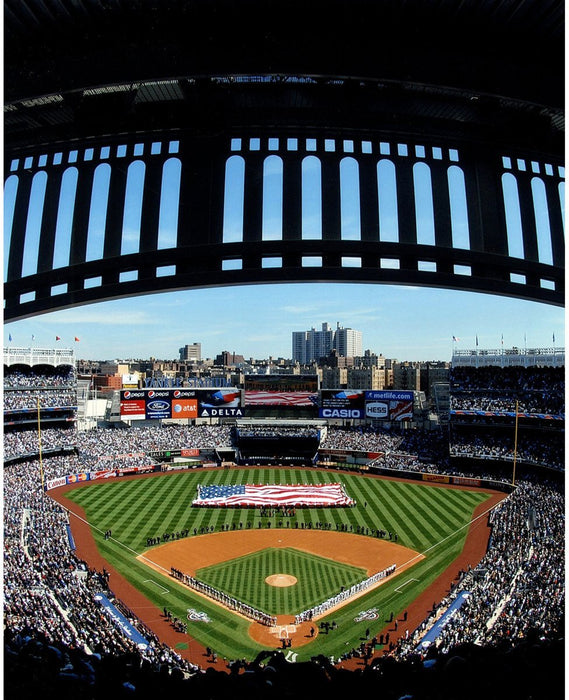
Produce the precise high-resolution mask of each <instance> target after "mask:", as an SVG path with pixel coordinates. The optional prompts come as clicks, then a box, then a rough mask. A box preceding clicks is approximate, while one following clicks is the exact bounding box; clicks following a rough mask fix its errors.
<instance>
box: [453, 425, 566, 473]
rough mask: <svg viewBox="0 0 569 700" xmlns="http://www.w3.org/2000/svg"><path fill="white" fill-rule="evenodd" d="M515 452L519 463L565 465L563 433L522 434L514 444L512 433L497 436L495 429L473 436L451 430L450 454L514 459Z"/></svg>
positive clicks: (548, 465)
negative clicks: (458, 433)
mask: <svg viewBox="0 0 569 700" xmlns="http://www.w3.org/2000/svg"><path fill="white" fill-rule="evenodd" d="M514 453H515V456H516V459H517V460H519V461H520V462H525V463H527V464H535V465H542V466H547V467H550V468H554V469H564V468H565V455H564V445H563V435H559V434H558V435H548V434H546V433H544V434H542V435H532V436H531V437H529V436H527V435H526V436H522V437H520V439H519V441H518V443H517V446H516V445H515V444H514V437H513V436H511V435H508V436H504V435H496V433H495V431H487V432H481V431H478V432H477V433H476V434H475V435H470V434H469V435H457V434H456V433H454V434H453V437H452V441H451V444H450V456H451V457H475V458H476V459H493V460H506V461H509V462H513V460H514Z"/></svg>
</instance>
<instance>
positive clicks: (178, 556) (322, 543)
mask: <svg viewBox="0 0 569 700" xmlns="http://www.w3.org/2000/svg"><path fill="white" fill-rule="evenodd" d="M246 535H247V536H246V537H244V536H243V532H240V531H235V532H217V533H211V534H208V535H199V536H197V537H193V538H191V539H184V540H176V541H175V542H169V543H167V544H163V545H160V546H159V547H154V548H153V549H151V550H149V551H148V552H146V553H143V554H141V555H140V556H138V557H137V558H138V559H139V560H140V561H142V562H143V563H144V564H146V565H147V566H149V567H150V568H153V569H155V570H157V571H159V572H160V573H162V574H164V573H166V574H167V573H169V572H170V569H171V567H175V568H176V569H179V570H181V571H183V572H184V573H185V574H189V575H190V576H195V575H196V572H197V570H198V569H201V568H204V567H206V566H212V565H214V564H220V563H221V562H225V561H228V560H231V559H235V558H236V557H241V556H244V555H246V554H252V553H253V552H258V551H261V550H263V549H266V548H268V547H273V548H289V547H293V548H294V549H299V550H301V551H304V552H308V553H309V554H315V555H317V556H319V557H327V558H329V559H334V561H338V562H341V563H344V564H349V565H351V566H357V567H359V568H362V569H365V570H366V572H367V575H368V576H371V575H372V574H374V573H377V572H378V571H383V570H384V569H386V568H387V567H388V566H391V565H392V564H395V565H396V567H397V569H396V571H397V574H400V573H402V572H403V571H405V569H406V568H408V567H409V566H411V565H412V564H415V563H417V561H419V560H420V559H423V556H422V555H421V554H418V553H417V552H415V551H413V550H412V549H409V548H407V547H403V546H402V545H399V544H395V543H393V542H390V541H386V540H382V539H374V538H371V537H362V536H361V535H352V534H349V533H340V532H330V531H325V532H321V531H319V530H248V531H247V533H246ZM386 580H387V579H381V580H380V581H379V582H378V583H376V584H375V585H373V586H371V587H370V588H367V589H365V590H364V591H362V593H361V594H360V595H365V594H366V593H369V591H371V590H372V589H373V588H377V587H378V586H380V585H381V584H382V583H384V582H385V581H386ZM357 597H358V596H353V597H352V598H350V599H349V600H348V601H345V602H343V603H341V604H340V605H338V606H336V607H335V608H330V609H329V610H327V611H326V614H327V615H328V614H330V612H332V611H333V610H335V609H337V608H340V607H342V605H345V604H346V603H348V602H351V601H352V600H354V599H355V598H357ZM235 614H237V613H235ZM316 620H317V618H315V621H316ZM293 622H294V616H291V615H279V616H278V617H277V624H278V625H279V626H283V627H285V626H287V627H288V629H287V631H286V636H287V637H288V638H290V639H291V640H292V643H293V645H294V647H295V648H296V647H299V646H302V645H303V644H306V643H308V641H310V640H311V639H313V637H310V635H309V634H308V632H309V630H310V627H311V624H310V623H309V622H306V623H303V624H301V625H293V624H292V623H293ZM292 627H294V629H292ZM249 636H250V637H251V638H252V639H254V640H255V641H256V642H258V643H260V644H263V645H268V646H273V647H274V646H275V644H276V643H277V642H278V639H279V636H278V632H277V630H275V628H269V627H266V626H265V625H261V624H260V623H258V622H252V623H251V625H250V627H249Z"/></svg>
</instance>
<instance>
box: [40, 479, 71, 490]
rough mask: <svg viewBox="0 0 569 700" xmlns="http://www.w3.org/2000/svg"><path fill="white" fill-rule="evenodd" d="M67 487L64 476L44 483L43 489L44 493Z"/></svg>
mask: <svg viewBox="0 0 569 700" xmlns="http://www.w3.org/2000/svg"><path fill="white" fill-rule="evenodd" d="M66 485H67V478H66V477H65V476H60V477H58V478H57V479H50V480H49V481H48V482H46V485H45V489H46V491H51V489H56V488H58V487H59V486H66Z"/></svg>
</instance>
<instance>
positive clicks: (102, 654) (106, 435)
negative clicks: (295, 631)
mask: <svg viewBox="0 0 569 700" xmlns="http://www.w3.org/2000/svg"><path fill="white" fill-rule="evenodd" d="M489 376H490V378H492V377H491V373H489ZM48 380H49V378H46V377H43V378H41V379H40V380H37V379H36V378H34V377H33V376H28V377H18V378H15V377H14V378H11V379H10V381H14V382H19V383H18V384H14V386H19V387H24V386H25V382H27V381H29V382H30V383H29V385H28V386H29V387H30V388H33V387H37V386H38V384H37V383H36V382H38V381H40V382H43V381H45V382H48ZM58 381H59V379H58ZM462 381H465V380H462ZM510 381H511V384H512V387H513V389H515V388H516V387H517V385H518V384H519V381H520V379H519V378H515V377H514V375H512V378H511V380H510ZM61 382H62V386H64V385H65V379H62V380H61ZM540 386H541V385H540ZM524 387H526V388H531V389H532V390H533V389H536V388H539V386H535V387H534V386H533V385H532V386H530V387H528V383H527V382H526V383H525V384H524ZM497 442H498V443H499V441H496V440H494V446H496V443H497ZM443 444H444V440H440V439H436V440H433V438H432V434H427V433H422V432H421V431H413V432H411V431H408V432H407V433H405V434H404V435H398V434H395V433H390V432H387V431H380V430H372V429H370V430H364V429H342V428H329V429H328V431H327V437H326V439H325V441H324V442H323V444H322V445H321V447H324V448H328V449H341V450H355V451H362V450H364V451H369V452H383V453H384V455H383V457H382V459H383V460H384V462H383V464H384V465H386V466H390V467H391V468H394V469H396V468H404V469H414V470H423V471H428V470H437V469H438V470H440V471H442V472H446V471H448V470H449V469H450V466H449V462H448V452H447V454H446V455H445V454H444V449H442V446H443ZM70 445H71V446H72V447H75V448H76V454H71V455H47V457H46V458H45V459H44V460H43V463H42V464H41V467H40V463H39V461H38V460H37V459H32V458H31V455H36V454H37V452H38V449H39V442H38V434H37V432H36V431H33V430H31V431H29V432H25V431H17V432H14V431H12V432H7V433H6V435H5V445H4V458H5V463H4V483H3V489H4V599H5V603H4V663H5V671H4V680H5V690H7V691H8V693H9V695H7V697H12V696H13V697H30V696H32V695H35V694H37V695H38V696H40V695H41V697H43V698H47V699H48V700H51V698H54V699H55V698H58V700H66V699H67V698H74V700H75V698H77V697H81V698H87V699H91V698H92V699H93V700H99V699H103V698H104V699H105V700H107V699H108V698H109V697H121V698H122V697H125V698H126V697H129V698H147V697H155V696H156V694H157V693H176V694H178V693H192V694H194V695H196V696H197V697H208V698H212V700H217V698H220V699H221V698H222V697H223V698H224V700H225V698H227V697H228V696H231V697H233V698H240V697H247V698H248V699H250V700H255V698H279V699H280V698H288V697H293V696H298V694H299V687H301V688H302V693H305V694H307V695H309V694H310V695H314V694H321V693H326V692H342V691H344V692H350V693H353V692H374V693H376V694H379V695H380V696H381V695H383V696H384V697H385V698H388V699H389V700H391V698H393V700H397V699H398V698H402V697H404V696H408V697H409V696H410V697H412V698H415V699H416V700H423V699H424V700H447V699H448V700H454V698H458V697H460V698H461V699H462V698H466V699H470V698H473V699H474V698H478V697H480V695H481V694H485V695H486V696H487V697H492V696H493V697H501V698H510V697H511V698H516V699H518V698H520V699H522V700H525V699H527V700H530V699H531V700H540V698H544V699H545V698H550V697H556V695H555V692H556V691H558V683H559V678H560V669H561V670H562V668H563V653H564V652H563V642H562V638H563V634H564V629H563V620H564V602H565V599H564V493H563V489H562V487H560V486H559V485H556V484H555V483H553V482H548V481H547V480H545V479H541V480H540V481H538V480H536V479H534V478H532V479H529V478H528V479H523V480H521V481H518V484H517V488H516V489H515V491H514V492H513V493H512V494H511V495H510V496H509V497H508V498H507V499H506V500H505V501H504V502H503V503H502V505H501V506H500V507H499V508H497V509H496V510H495V511H494V512H493V514H492V516H491V520H492V538H491V541H490V544H489V548H488V551H487V554H486V556H485V557H484V559H483V560H482V562H481V563H480V564H479V565H478V566H477V567H475V568H474V569H472V570H469V571H467V572H464V575H463V576H462V578H461V580H460V581H459V583H458V584H453V586H452V590H451V592H450V593H449V595H448V597H446V598H445V599H444V600H443V601H441V603H440V604H439V605H438V606H434V608H433V613H432V615H431V616H430V617H429V618H427V619H426V620H424V621H423V623H422V624H421V625H420V626H419V627H418V628H417V630H415V631H411V633H410V634H409V635H408V636H407V637H406V638H405V637H403V638H402V639H400V640H399V641H398V642H397V643H395V642H394V643H393V644H391V645H390V647H389V649H388V650H387V651H388V652H389V653H388V654H387V655H385V656H376V657H374V658H373V659H372V658H371V657H369V658H368V656H367V655H366V656H365V659H364V661H365V665H364V666H363V667H362V669H361V670H360V671H359V672H353V671H351V672H348V671H345V670H344V669H342V668H341V665H339V666H334V665H333V664H332V663H331V660H330V659H328V658H325V657H316V658H314V659H313V661H312V662H307V663H303V664H292V663H289V662H288V661H287V660H286V659H285V657H284V656H283V654H282V653H278V652H274V651H273V652H262V653H261V654H260V655H259V657H258V658H257V659H255V660H254V661H252V662H246V661H242V660H231V661H229V662H228V663H227V667H226V668H224V669H221V670H214V669H213V668H211V667H208V668H207V670H205V663H204V664H202V665H201V666H200V665H198V664H193V663H190V662H189V661H187V660H185V659H184V658H182V657H181V656H180V655H179V654H178V653H177V652H176V651H175V650H174V649H172V648H170V647H168V646H166V645H164V644H163V643H161V642H160V641H159V639H158V638H157V637H156V636H155V635H154V634H153V633H152V632H151V631H150V630H149V629H147V628H146V627H145V626H144V625H143V624H142V623H141V622H140V621H138V620H137V619H136V618H135V617H134V615H132V614H128V617H129V621H130V622H131V623H132V624H133V625H134V626H136V627H137V628H138V629H139V631H140V633H141V634H142V636H143V637H144V638H145V639H146V640H147V642H148V643H147V644H146V645H145V646H144V648H142V647H140V646H138V645H136V644H134V643H133V642H132V641H130V640H129V639H128V638H127V636H125V635H124V634H123V632H122V631H121V630H120V628H119V627H117V626H116V625H115V624H114V623H113V622H112V620H111V619H110V617H108V616H107V615H106V613H105V612H104V610H103V608H102V606H101V605H100V603H99V602H98V600H97V595H98V594H100V593H104V594H105V595H106V596H108V597H109V598H110V599H111V600H112V601H113V602H115V604H116V605H117V606H118V607H121V606H122V604H121V602H120V601H118V600H116V599H115V598H114V596H113V593H112V590H111V589H110V588H109V582H108V577H106V576H105V572H104V571H103V572H98V571H95V570H90V569H89V567H88V565H87V564H86V563H85V562H83V561H81V560H79V559H78V558H77V556H76V555H75V553H74V548H73V541H72V537H71V534H70V529H69V522H68V514H67V512H66V511H65V510H64V509H63V508H61V507H60V506H59V505H58V504H57V503H55V502H54V501H52V500H51V499H50V498H49V497H48V496H47V495H46V494H45V493H44V492H43V490H42V488H41V483H42V479H41V478H40V469H41V471H43V473H44V474H45V478H46V479H52V478H56V477H61V476H64V475H67V474H70V473H77V472H80V471H85V470H90V469H94V468H101V467H102V465H103V466H106V465H107V464H114V460H117V461H118V463H121V460H122V463H124V460H128V459H131V458H132V459H138V457H134V455H142V456H143V457H146V453H148V452H150V451H153V450H163V449H176V448H183V447H195V448H209V449H211V448H215V447H221V446H229V445H231V432H230V429H229V428H228V427H226V426H217V425H205V426H177V425H165V426H162V427H157V428H151V427H147V426H144V427H141V428H136V427H133V428H129V429H111V428H97V429H95V430H92V431H86V432H81V433H79V434H78V433H77V432H76V431H75V429H74V428H69V429H56V428H47V429H45V430H42V447H43V448H45V449H46V451H48V452H49V450H51V449H53V450H57V449H62V448H64V447H69V446H70ZM447 445H448V443H447ZM459 445H460V443H459V442H457V446H459ZM463 446H464V447H465V448H467V449H471V453H472V449H473V450H474V453H475V454H477V455H481V454H484V449H485V445H484V443H483V442H481V443H477V442H475V441H473V446H469V445H468V443H467V442H466V440H465V441H463ZM503 447H504V449H506V447H505V446H503ZM129 455H130V457H129ZM493 456H494V458H496V457H499V450H498V454H494V455H493ZM16 457H20V458H22V459H21V460H20V461H19V462H10V459H11V458H16ZM439 457H440V458H441V459H440V462H439V461H438V459H439ZM541 459H542V460H544V461H545V462H546V463H547V464H548V465H549V466H551V465H552V464H553V465H555V466H558V467H559V468H562V467H563V464H562V463H561V459H560V458H559V459H558V461H555V455H554V454H553V452H545V453H542V455H541ZM529 461H531V460H529ZM537 463H538V464H539V463H541V462H539V461H538V462H537ZM477 476H481V474H480V473H477ZM461 591H467V592H468V593H469V596H468V598H467V599H466V602H465V603H464V604H463V605H462V607H461V608H460V609H459V610H458V611H457V612H455V613H454V615H453V616H452V617H451V618H450V619H449V621H448V622H447V624H446V625H445V626H444V627H443V628H442V629H441V630H440V635H439V637H438V638H437V642H436V644H432V645H430V646H428V647H426V646H423V645H422V639H423V637H424V635H425V634H426V633H427V631H428V630H430V629H431V628H432V627H433V625H435V624H436V622H437V621H438V620H440V619H441V618H442V617H443V616H444V615H445V612H446V611H447V610H448V608H449V607H450V605H451V604H452V601H453V600H454V599H455V598H456V596H457V595H458V594H459V592H461ZM127 613H128V611H127ZM492 669H494V670H497V669H499V679H498V680H496V678H495V674H492V673H491V670H492Z"/></svg>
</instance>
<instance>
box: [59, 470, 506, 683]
mask: <svg viewBox="0 0 569 700" xmlns="http://www.w3.org/2000/svg"><path fill="white" fill-rule="evenodd" d="M126 478H127V479H130V478H133V479H144V478H156V477H155V476H154V475H148V476H147V477H144V476H143V477H126ZM372 478H373V477H372ZM375 478H385V477H375ZM387 478H388V479H389V480H394V481H405V479H400V478H397V477H391V478H390V477H387ZM85 486H88V484H81V485H76V486H71V485H70V486H63V487H60V488H57V489H54V491H52V492H50V496H52V497H53V498H54V499H55V500H56V501H59V502H60V503H61V504H62V505H63V506H64V507H65V508H66V509H68V510H69V511H70V512H72V513H75V514H76V515H77V516H79V517H72V518H71V519H70V523H71V528H72V531H73V537H74V539H75V543H76V546H77V555H78V556H79V557H80V558H82V559H84V560H85V561H86V562H87V563H88V564H89V566H90V567H92V568H95V569H97V570H98V571H102V570H103V568H106V569H107V571H108V572H109V574H110V575H111V579H110V581H111V586H112V589H113V591H114V593H115V595H116V596H117V597H118V598H120V599H121V600H122V601H124V603H125V604H126V605H128V607H129V608H130V609H131V610H132V611H133V613H134V614H135V615H136V616H137V617H138V618H139V619H141V620H142V621H143V622H144V623H145V624H146V625H147V626H148V627H149V629H151V630H152V631H153V632H154V634H156V635H157V637H159V639H160V640H161V641H162V642H164V643H166V644H168V645H169V646H170V647H171V648H173V649H174V648H176V647H177V646H178V644H179V642H180V634H179V633H178V632H176V631H175V630H174V628H173V627H172V625H171V624H170V623H169V621H168V620H167V619H166V618H165V616H164V615H163V614H162V612H161V610H160V609H159V608H158V607H157V606H156V605H154V604H153V603H151V602H150V601H149V600H148V599H147V598H146V597H145V596H144V595H143V594H142V593H140V591H138V590H137V589H136V588H135V587H134V586H132V584H130V583H129V582H128V581H127V580H126V579H125V578H124V577H123V576H122V575H121V574H119V573H118V571H116V569H114V567H112V566H111V565H110V564H109V562H107V561H106V559H104V558H103V557H102V556H101V554H100V553H99V551H98V549H97V545H96V543H95V540H94V538H93V535H92V533H91V529H90V527H89V524H88V522H87V520H86V518H85V512H84V511H83V509H82V508H81V507H80V506H78V505H77V504H75V503H73V502H72V501H69V500H67V499H66V498H65V492H66V491H69V490H70V489H73V488H83V487H85ZM438 488H440V486H438ZM446 488H450V489H453V488H465V487H456V486H447V487H446ZM466 490H484V491H485V492H486V493H488V490H487V489H476V488H468V487H467V488H466ZM490 493H491V495H490V498H489V499H488V500H487V501H485V502H484V503H482V504H480V505H479V506H478V507H477V508H476V509H475V511H474V513H473V519H472V522H471V525H470V527H469V529H468V534H467V538H466V542H465V545H464V549H463V551H462V553H461V555H460V556H459V557H458V558H457V559H455V561H454V562H453V563H452V564H451V565H450V566H449V567H448V568H447V569H446V570H445V571H443V573H442V574H441V575H440V576H439V578H438V579H437V580H436V581H435V582H434V583H433V584H431V586H429V587H428V588H427V590H425V591H424V592H423V593H422V594H421V595H420V596H419V597H418V598H416V599H415V601H413V603H412V604H411V605H410V606H409V608H408V611H407V612H408V618H407V620H406V625H405V627H407V628H408V629H410V630H413V629H415V628H416V627H417V626H418V625H419V624H420V623H421V622H422V621H423V620H424V619H425V617H426V616H427V615H428V613H429V611H430V609H431V607H432V604H433V602H434V601H435V602H438V601H440V600H441V599H442V598H444V597H445V596H446V594H447V593H448V591H449V588H450V586H452V584H453V582H454V581H455V580H456V578H457V576H458V574H459V572H460V571H461V570H463V569H466V568H467V567H468V566H469V565H472V566H475V565H476V564H477V563H478V562H479V561H480V560H481V559H482V557H483V556H484V554H485V553H486V548H487V545H488V539H489V536H490V532H491V530H490V526H489V523H488V517H487V516H485V517H482V518H481V517H479V516H481V515H482V514H484V513H487V512H489V511H490V510H491V509H492V508H493V507H494V506H496V505H497V504H498V503H499V502H500V501H502V500H503V499H504V498H505V494H504V493H499V492H490ZM274 532H275V531H273V534H274ZM280 532H283V533H284V534H285V535H286V536H288V534H290V532H291V531H288V530H285V531H280ZM214 534H215V533H214ZM227 534H229V533H225V535H227ZM315 534H317V535H319V536H320V537H321V538H322V540H326V539H327V537H328V535H330V534H331V533H330V532H328V531H322V532H319V531H316V532H315ZM207 537H210V535H207ZM369 539H370V538H368V537H362V540H364V541H365V542H366V543H367V542H368V541H369ZM337 554H338V552H335V554H334V556H335V557H336V556H337ZM395 622H397V620H394V621H392V622H391V623H390V624H388V625H385V624H383V623H382V624H381V625H378V626H377V628H375V627H374V628H373V629H372V634H374V635H375V634H380V633H385V632H389V633H390V635H391V639H392V640H393V642H396V640H397V639H398V637H400V636H403V635H404V633H405V627H404V626H403V625H400V626H399V629H397V627H396V626H395ZM185 641H187V642H188V644H187V647H186V648H183V649H182V648H178V649H177V651H178V653H179V654H180V655H181V656H183V657H184V658H186V659H188V660H189V661H192V662H193V663H198V664H200V666H202V667H203V668H207V667H209V666H210V665H212V664H213V661H212V658H211V657H208V656H207V655H206V653H205V649H204V647H203V646H202V645H201V644H199V642H197V641H196V640H195V639H193V638H191V637H187V636H186V638H185ZM273 642H274V637H273ZM387 651H388V650H387V648H384V649H383V650H381V651H377V652H376V654H379V655H382V654H384V653H387ZM341 665H342V666H344V667H345V668H361V666H362V665H363V661H362V660H361V659H358V658H352V659H349V660H347V661H344V662H342V664H341ZM217 667H219V664H218V665H217ZM219 670H222V669H221V668H219Z"/></svg>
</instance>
